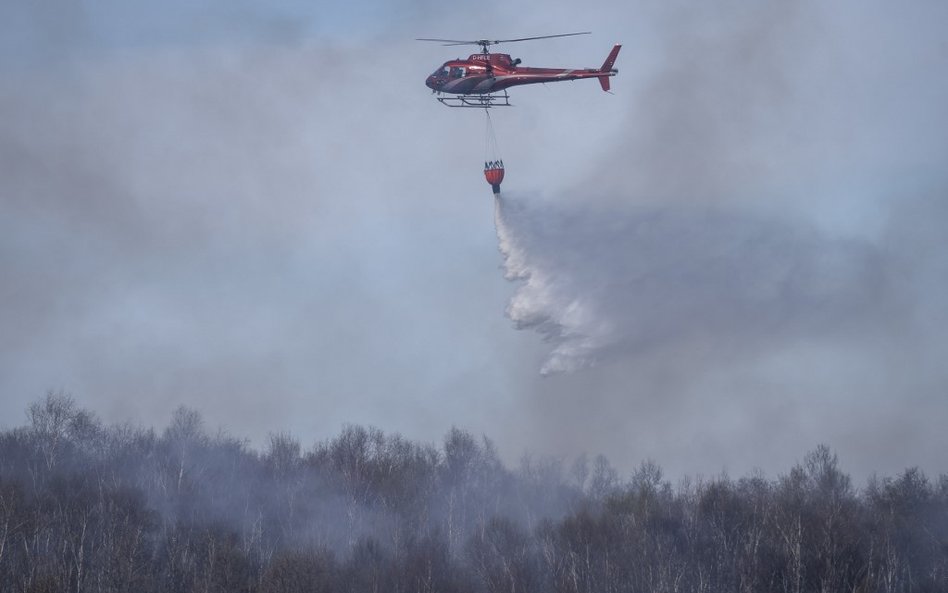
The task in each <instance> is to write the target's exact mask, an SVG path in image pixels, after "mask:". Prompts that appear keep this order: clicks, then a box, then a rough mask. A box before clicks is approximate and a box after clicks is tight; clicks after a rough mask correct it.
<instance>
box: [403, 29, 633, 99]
mask: <svg viewBox="0 0 948 593" xmlns="http://www.w3.org/2000/svg"><path fill="white" fill-rule="evenodd" d="M573 35H589V31H583V32H581V33H564V34H562V35H543V36H540V37H522V38H520V39H497V40H490V39H476V40H473V41H459V40H456V39H425V38H421V39H418V41H437V42H441V43H443V44H444V45H445V46H450V45H479V46H481V53H479V54H471V56H470V57H469V58H468V59H466V60H461V59H457V60H451V61H449V62H445V63H444V64H443V65H442V66H441V67H440V68H438V69H437V70H435V71H434V73H433V74H432V75H431V76H429V77H428V79H427V80H425V85H427V86H428V88H430V89H431V90H432V92H435V93H437V94H439V95H440V94H441V93H448V94H451V95H457V96H455V97H438V101H441V103H442V104H444V105H447V106H448V107H481V108H484V109H487V108H490V107H510V106H511V104H510V97H509V96H508V95H507V89H508V88H510V87H512V86H518V85H523V84H537V83H540V82H560V81H563V80H578V79H580V78H597V79H599V84H600V85H602V90H604V91H608V90H609V77H610V76H615V75H616V74H617V73H618V72H619V71H618V70H616V69H615V68H613V67H612V65H613V64H614V63H615V61H616V56H618V55H619V49H620V48H621V47H622V46H621V45H620V44H616V45H615V46H614V47H613V48H612V51H611V52H609V56H608V57H607V58H606V61H605V62H603V64H602V67H601V68H598V69H597V68H582V69H568V68H527V67H520V66H519V64H520V59H519V58H517V59H516V60H511V59H510V56H509V55H507V54H492V53H490V52H488V51H487V48H488V47H490V46H491V45H496V44H498V43H512V42H515V41H532V40H534V39H552V38H554V37H571V36H573ZM500 91H503V94H502V95H500V94H498V95H495V94H493V93H499V92H500Z"/></svg>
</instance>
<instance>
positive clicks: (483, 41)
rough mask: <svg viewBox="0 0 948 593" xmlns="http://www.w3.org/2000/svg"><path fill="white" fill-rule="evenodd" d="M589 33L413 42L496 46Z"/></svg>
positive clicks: (417, 39) (420, 39)
mask: <svg viewBox="0 0 948 593" xmlns="http://www.w3.org/2000/svg"><path fill="white" fill-rule="evenodd" d="M590 34H591V32H590V31H581V32H579V33H561V34H559V35H540V36H539V37H521V38H519V39H471V40H469V41H462V40H460V39H429V38H427V37H417V38H415V41H437V42H439V43H443V44H444V45H446V46H448V45H480V46H483V47H486V46H488V45H497V44H498V43H513V42H514V41H533V40H534V39H553V38H554V37H572V36H574V35H590Z"/></svg>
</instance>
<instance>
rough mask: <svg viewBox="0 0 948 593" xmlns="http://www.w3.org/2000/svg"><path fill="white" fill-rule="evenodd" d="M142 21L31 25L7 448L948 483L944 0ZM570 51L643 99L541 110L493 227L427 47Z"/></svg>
mask: <svg viewBox="0 0 948 593" xmlns="http://www.w3.org/2000/svg"><path fill="white" fill-rule="evenodd" d="M137 4H138V3H129V2H117V1H114V2H102V1H98V2H76V1H74V2H54V1H44V2H26V1H18V0H14V1H13V2H6V3H4V4H3V6H2V7H0V81H2V82H0V424H2V425H3V426H6V427H10V426H15V425H18V424H20V423H22V422H23V421H24V419H25V417H24V414H23V411H24V410H25V408H26V406H27V405H28V404H29V403H30V402H31V401H34V400H35V399H36V398H38V397H40V396H42V394H43V393H45V392H46V391H47V390H50V389H52V390H65V391H67V392H69V393H71V394H72V395H73V396H74V397H75V398H76V399H77V400H78V401H79V402H80V403H81V404H82V405H84V406H87V407H89V408H91V409H93V410H95V411H96V412H97V413H99V414H100V415H101V416H102V417H103V418H104V419H105V420H107V421H123V420H131V421H133V422H137V423H143V424H147V425H152V424H154V425H164V424H165V423H166V422H167V420H168V418H169V417H170V414H171V411H172V410H173V409H174V408H175V407H177V406H179V405H181V404H185V405H188V406H191V407H193V408H196V409H198V410H200V411H201V412H203V413H204V414H205V417H206V419H207V420H208V423H209V424H210V425H212V426H217V425H220V426H223V427H225V428H226V429H227V430H229V431H230V432H232V433H234V434H236V435H240V436H248V437H250V438H252V439H254V440H255V442H260V441H262V439H263V437H264V436H265V435H266V434H267V433H268V432H270V431H279V430H288V431H291V432H293V433H295V434H297V435H298V436H299V437H300V438H301V439H302V440H303V442H304V443H311V442H313V441H316V440H321V439H324V438H327V437H329V436H332V435H333V434H335V433H336V432H337V431H338V430H339V428H340V427H341V426H342V425H343V424H345V423H360V424H372V425H375V426H378V427H380V428H382V429H384V430H387V431H398V432H401V433H403V434H404V435H406V436H408V437H410V438H413V439H419V440H426V441H436V440H439V439H440V438H441V436H442V435H444V434H445V433H446V432H447V430H448V429H449V428H450V427H451V426H452V425H456V426H459V427H462V428H465V429H468V430H471V431H473V432H475V433H483V434H486V435H487V436H488V437H490V438H492V439H493V440H494V441H495V442H496V443H497V444H498V445H499V447H500V449H501V452H502V453H503V454H504V455H505V457H506V458H507V459H508V460H510V461H514V462H515V461H516V459H517V458H518V457H519V456H520V455H521V454H523V453H524V452H526V451H530V452H533V453H537V454H552V455H558V456H568V457H572V456H575V455H577V454H580V453H583V452H586V453H589V454H596V453H604V454H606V455H607V456H608V457H609V458H610V459H611V460H612V461H613V462H614V463H615V464H616V465H617V466H618V467H619V468H620V469H621V470H622V471H623V472H627V471H629V470H630V469H631V468H632V467H634V466H635V465H637V464H638V463H639V462H640V461H641V460H643V459H645V458H652V459H654V460H655V461H657V462H658V463H660V464H661V465H663V466H664V467H665V468H666V470H667V472H668V473H669V474H670V475H673V476H675V475H681V474H683V473H692V474H693V473H703V474H713V473H717V472H719V471H721V470H722V469H727V470H728V471H729V472H731V473H732V474H737V475H739V474H742V473H744V472H746V471H748V470H749V469H751V468H753V467H760V468H762V469H763V470H764V471H765V472H768V473H769V474H771V475H774V474H776V473H778V472H782V471H786V470H787V469H788V468H789V466H790V465H791V464H792V463H794V462H795V461H797V460H799V459H801V458H802V456H803V454H804V453H805V452H806V451H807V450H809V449H812V448H813V447H814V446H816V445H817V444H818V443H826V444H828V445H830V446H831V447H833V448H834V449H835V450H836V451H837V452H838V454H839V456H840V461H841V463H842V465H843V467H844V468H845V469H848V470H850V471H852V472H853V473H854V475H855V476H856V477H857V478H859V479H862V478H864V477H865V476H866V475H868V474H869V473H870V472H872V471H880V472H882V473H887V474H891V473H894V472H896V471H899V470H900V469H902V468H904V467H906V466H909V465H919V466H921V467H922V468H924V469H925V470H926V471H929V472H932V473H937V472H948V462H946V461H945V457H944V455H943V452H944V451H945V450H948V436H946V434H948V431H945V429H944V427H945V426H946V425H948V370H945V364H944V360H945V358H946V354H948V348H946V346H948V315H946V313H945V310H946V307H945V305H946V304H948V239H946V237H948V235H946V233H945V231H944V223H945V222H946V221H948V117H946V116H948V107H946V106H948V81H946V78H945V76H944V73H945V72H948V35H946V34H945V31H946V30H948V5H946V4H945V3H944V2H940V1H935V0H933V1H918V2H913V3H910V4H905V5H899V6H896V5H894V4H892V3H886V2H867V1H858V2H857V1H840V2H833V3H827V2H816V1H803V2H779V3H777V2H772V3H766V2H751V1H743V2H738V1H730V2H728V1H719V2H710V3H708V2H704V3H690V2H668V1H657V0H656V1H641V2H631V3H630V2H627V1H622V2H619V1H615V2H593V3H592V4H589V3H586V4H584V5H582V6H581V7H578V6H577V5H576V3H575V2H552V3H551V2H532V3H531V2H527V3H522V4H518V5H517V7H516V10H515V11H512V9H511V6H510V4H509V3H503V2H487V3H484V2H479V3H471V4H467V5H446V4H444V3H429V2H397V1H396V2H381V1H379V2H363V1H355V2H347V3H341V4H340V6H338V7H337V6H336V5H333V6H332V7H327V6H322V5H318V4H313V3H310V2H295V1H283V2H251V1H249V0H247V1H242V2H233V1H223V0H221V1H216V2H204V3H201V6H200V7H195V6H194V3H191V2H185V1H183V0H175V1H170V2H163V3H161V5H160V7H157V5H146V4H141V5H140V6H138V5H137ZM573 30H590V31H593V32H594V34H593V35H589V36H583V37H576V38H573V39H562V40H548V41H540V42H535V43H524V44H517V45H510V46H506V47H503V48H502V49H501V51H507V52H509V53H511V54H512V55H513V56H514V57H520V58H522V59H523V61H524V63H525V64H527V65H537V66H564V67H567V66H569V67H586V66H598V65H599V64H600V63H601V62H602V60H603V59H604V58H605V56H606V54H607V53H608V50H609V48H610V47H611V46H612V44H613V43H615V42H621V43H623V44H624V47H623V50H622V52H621V53H620V55H619V59H618V61H617V63H616V66H617V67H618V68H619V71H620V74H619V75H618V77H617V78H616V79H614V80H613V85H612V86H613V91H614V93H615V94H614V95H608V94H605V93H602V92H601V90H600V89H599V85H598V84H596V83H595V82H589V81H580V82H575V83H562V84H557V85H546V86H538V87H527V88H522V89H514V90H513V91H512V92H511V94H512V96H513V102H514V103H515V104H516V107H515V108H513V109H507V110H505V111H502V110H496V112H495V113H494V124H495V128H496V130H497V136H498V141H499V144H500V149H501V155H500V156H502V157H503V159H504V162H505V163H506V165H507V169H508V170H507V179H506V181H505V182H504V186H503V189H504V195H503V198H502V202H501V204H500V206H499V207H498V208H497V210H496V212H495V204H494V201H493V198H492V196H491V194H490V188H489V186H488V185H487V184H486V182H485V181H484V179H483V177H482V175H481V171H480V167H481V166H482V163H483V161H484V159H485V152H484V145H485V138H484V125H485V124H484V116H483V114H482V113H481V112H480V111H479V110H450V109H447V108H445V107H443V106H441V105H439V104H438V103H437V102H436V101H435V100H434V98H433V97H432V96H431V94H430V92H429V91H428V90H427V89H426V88H425V87H424V79H425V77H426V76H427V74H428V73H430V72H431V71H432V70H434V69H435V67H437V66H438V65H440V64H441V62H443V61H444V60H447V59H451V58H454V57H457V56H459V55H463V54H466V53H469V52H467V51H466V50H465V49H464V48H461V49H457V48H443V47H440V46H438V45H437V44H423V43H419V42H415V41H413V38H415V37H451V38H479V37H484V36H488V37H501V38H503V37H519V36H531V35H542V34H552V33H563V32H570V31H573ZM495 216H496V223H497V225H498V226H497V228H496V230H495ZM499 239H500V240H501V243H500V244H499V243H498V240H499ZM499 247H500V249H499Z"/></svg>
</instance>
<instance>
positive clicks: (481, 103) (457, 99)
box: [437, 91, 513, 109]
mask: <svg viewBox="0 0 948 593" xmlns="http://www.w3.org/2000/svg"><path fill="white" fill-rule="evenodd" d="M437 99H438V101H441V104H442V105H447V106H448V107H477V108H483V109H490V108H491V107H513V105H511V104H510V96H509V95H508V94H507V91H504V94H503V95H489V94H488V95H455V96H453V97H437Z"/></svg>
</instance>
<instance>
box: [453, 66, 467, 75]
mask: <svg viewBox="0 0 948 593" xmlns="http://www.w3.org/2000/svg"><path fill="white" fill-rule="evenodd" d="M464 74H465V72H464V68H461V67H458V66H455V67H454V68H451V78H464Z"/></svg>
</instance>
